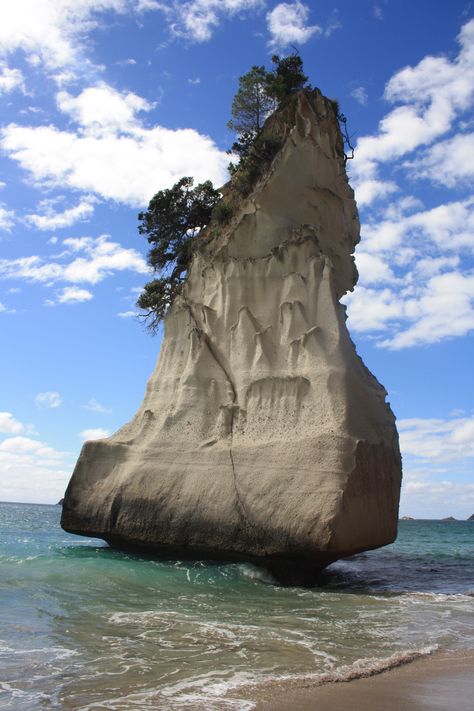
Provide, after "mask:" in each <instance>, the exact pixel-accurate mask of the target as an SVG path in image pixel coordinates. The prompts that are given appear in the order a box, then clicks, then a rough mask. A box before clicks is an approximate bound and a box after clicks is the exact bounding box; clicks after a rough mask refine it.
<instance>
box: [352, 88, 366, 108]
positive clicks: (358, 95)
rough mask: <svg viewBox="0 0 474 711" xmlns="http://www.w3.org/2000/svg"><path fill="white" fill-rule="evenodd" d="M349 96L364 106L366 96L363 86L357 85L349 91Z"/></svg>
mask: <svg viewBox="0 0 474 711" xmlns="http://www.w3.org/2000/svg"><path fill="white" fill-rule="evenodd" d="M351 96H352V98H353V99H355V100H356V101H357V103H358V104H360V105H361V106H366V104H367V100H368V98H369V97H368V96H367V91H366V90H365V88H364V87H363V86H357V87H356V88H355V89H353V90H352V91H351Z"/></svg>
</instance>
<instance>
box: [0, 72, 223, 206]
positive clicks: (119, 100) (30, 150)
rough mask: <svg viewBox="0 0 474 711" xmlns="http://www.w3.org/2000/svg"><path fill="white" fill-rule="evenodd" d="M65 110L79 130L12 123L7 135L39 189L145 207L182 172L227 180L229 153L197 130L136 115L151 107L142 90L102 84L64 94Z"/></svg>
mask: <svg viewBox="0 0 474 711" xmlns="http://www.w3.org/2000/svg"><path fill="white" fill-rule="evenodd" d="M58 107H59V109H60V110H61V111H63V112H64V113H67V114H68V115H69V116H70V117H71V118H72V119H73V120H74V121H77V122H78V123H79V126H78V128H77V130H76V131H62V130H60V129H58V128H56V127H55V126H20V125H17V124H10V125H9V126H7V127H5V128H4V129H3V131H2V134H1V145H2V147H3V149H4V150H5V151H6V153H7V154H8V155H9V157H10V158H12V159H13V160H15V161H17V162H18V163H19V165H20V166H21V167H22V168H23V169H24V170H25V171H27V172H28V173H29V175H30V176H31V179H32V180H33V181H34V182H35V183H36V184H38V185H40V186H47V187H53V186H54V187H59V188H64V187H65V186H67V187H69V188H72V189H76V190H81V191H84V192H87V193H89V194H90V193H94V194H96V195H100V196H101V197H103V198H107V199H112V200H116V201H118V202H122V203H127V204H129V205H131V206H133V207H137V206H138V207H141V206H143V205H145V204H147V203H148V201H149V200H150V198H151V197H152V195H153V194H154V193H155V192H156V191H157V190H159V189H161V188H165V187H168V186H169V185H172V184H173V183H174V182H176V180H178V179H179V178H181V177H182V176H183V175H192V176H194V177H195V178H196V180H197V181H203V180H207V179H210V180H212V181H213V182H215V183H217V184H220V183H222V182H224V180H225V176H226V174H227V173H226V166H227V163H228V156H227V154H226V153H225V152H224V151H220V150H219V149H218V148H217V146H216V145H215V144H214V142H213V141H212V140H211V139H210V138H209V137H207V136H203V135H201V134H199V133H198V132H197V131H195V130H194V129H190V128H184V129H177V130H171V129H167V128H163V127H161V126H153V127H151V128H148V127H146V126H145V124H144V123H143V122H142V121H141V120H140V119H139V118H138V117H137V113H139V112H143V111H149V110H150V109H151V108H152V105H151V104H149V103H148V102H146V101H145V100H144V99H142V98H141V97H139V96H138V95H136V94H132V93H130V92H128V93H127V92H119V91H117V90H115V89H113V88H111V87H109V86H107V85H105V84H104V83H102V84H99V85H97V86H95V87H90V88H88V89H84V90H83V91H82V92H81V93H80V94H79V95H78V96H75V97H73V96H71V95H70V94H67V93H66V92H61V93H60V94H59V95H58ZM138 167H139V170H138V169H137V168H138Z"/></svg>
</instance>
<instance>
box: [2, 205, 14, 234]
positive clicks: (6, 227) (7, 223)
mask: <svg viewBox="0 0 474 711" xmlns="http://www.w3.org/2000/svg"><path fill="white" fill-rule="evenodd" d="M14 216H15V213H14V211H13V210H8V209H7V208H6V207H5V206H4V205H2V204H1V203H0V230H3V231H4V232H10V230H11V228H12V227H13V218H14Z"/></svg>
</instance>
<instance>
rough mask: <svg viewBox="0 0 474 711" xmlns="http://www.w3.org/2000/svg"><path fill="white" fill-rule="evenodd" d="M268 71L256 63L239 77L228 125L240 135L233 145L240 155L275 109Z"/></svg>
mask: <svg viewBox="0 0 474 711" xmlns="http://www.w3.org/2000/svg"><path fill="white" fill-rule="evenodd" d="M267 75H268V72H267V71H266V70H265V67H264V66H260V67H258V66H256V65H254V66H253V67H252V68H251V70H250V71H249V72H247V74H244V75H243V76H241V77H240V78H239V88H238V90H237V93H236V95H235V96H234V99H233V101H232V110H231V112H232V118H231V120H230V121H229V122H228V124H227V126H228V127H229V128H230V129H231V130H232V131H234V132H235V133H236V134H237V136H238V141H237V142H236V144H235V145H234V146H233V147H232V148H233V150H234V151H235V152H237V153H239V155H241V154H242V152H245V149H246V147H247V146H249V145H250V144H251V143H252V141H254V140H255V138H256V136H257V135H258V134H259V132H260V130H261V128H262V126H263V123H264V121H265V119H266V118H267V116H269V115H270V114H271V112H272V111H273V110H274V109H275V100H274V99H273V98H272V97H270V96H269V94H268V91H267Z"/></svg>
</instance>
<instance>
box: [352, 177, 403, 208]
mask: <svg viewBox="0 0 474 711" xmlns="http://www.w3.org/2000/svg"><path fill="white" fill-rule="evenodd" d="M398 189H399V188H398V186H397V185H396V184H395V183H394V182H393V181H392V180H363V181H361V182H359V184H358V185H357V193H356V197H357V205H358V206H359V207H364V206H365V205H371V204H372V203H373V202H375V201H376V200H379V199H383V198H386V197H387V196H388V195H391V194H393V193H396V192H397V190H398Z"/></svg>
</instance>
